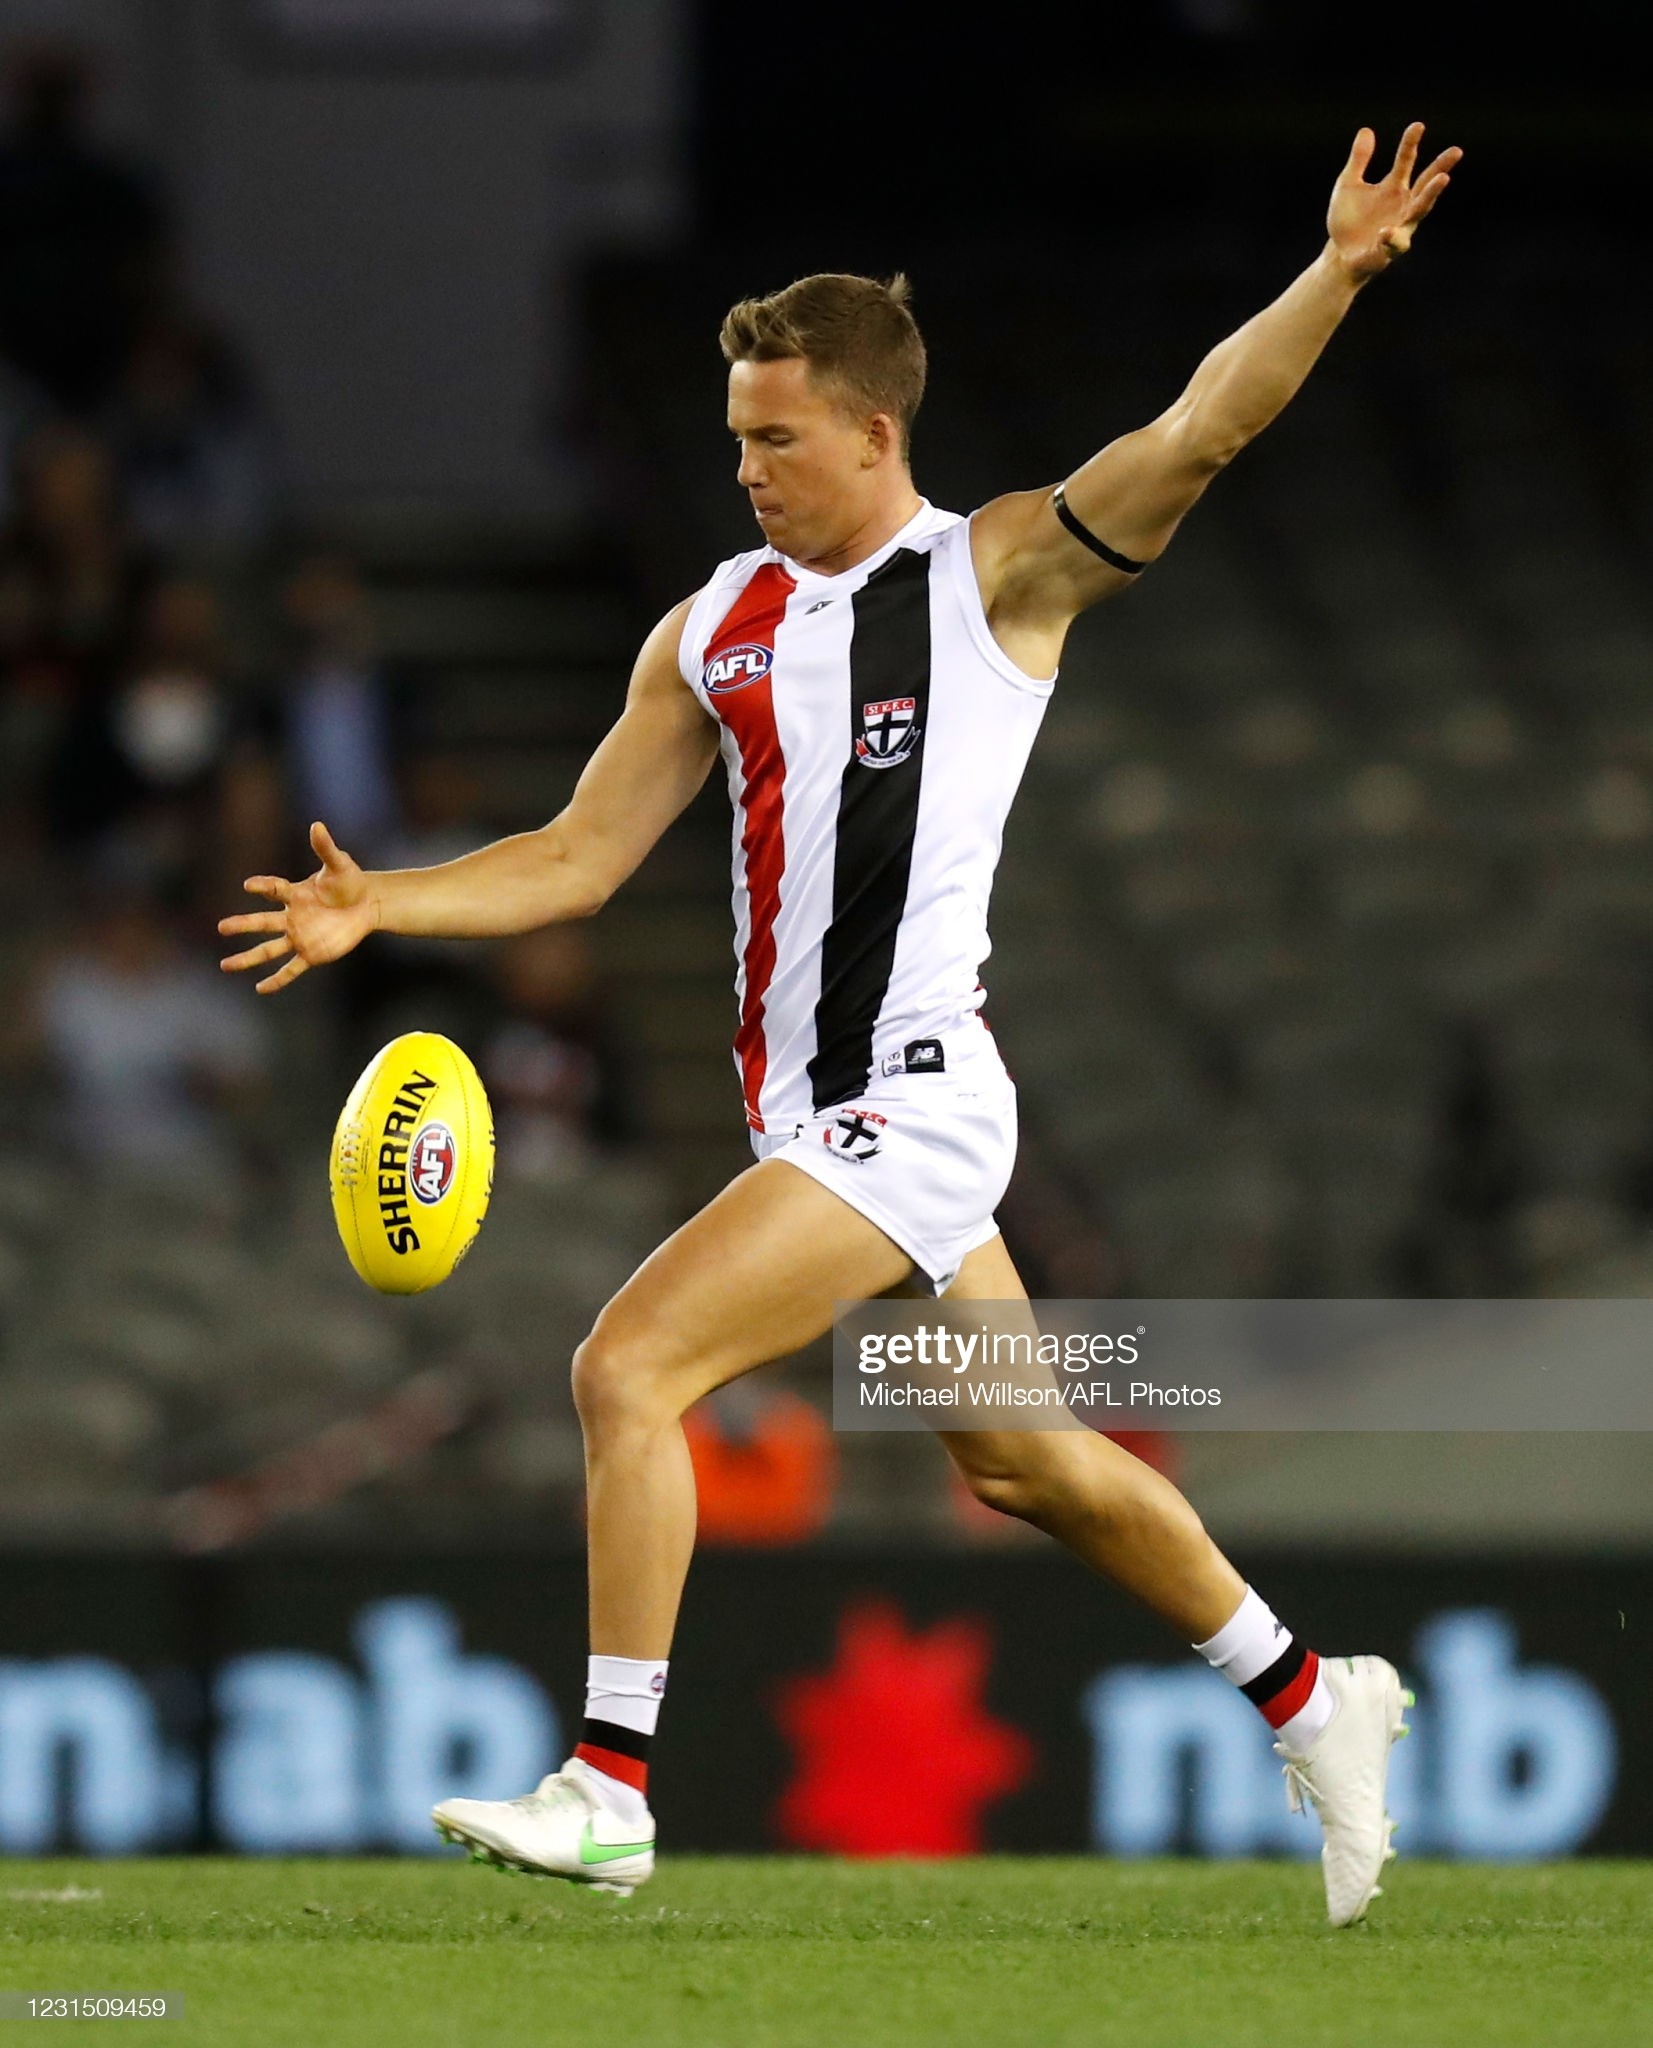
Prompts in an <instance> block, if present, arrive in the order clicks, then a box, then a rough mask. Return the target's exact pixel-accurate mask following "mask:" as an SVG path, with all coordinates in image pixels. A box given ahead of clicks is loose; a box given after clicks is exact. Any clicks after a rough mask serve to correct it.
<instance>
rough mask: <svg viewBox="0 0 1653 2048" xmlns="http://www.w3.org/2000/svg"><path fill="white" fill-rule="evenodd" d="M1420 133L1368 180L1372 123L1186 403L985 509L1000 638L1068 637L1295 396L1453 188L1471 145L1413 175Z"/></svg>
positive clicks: (991, 614) (977, 533)
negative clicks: (1322, 221)
mask: <svg viewBox="0 0 1653 2048" xmlns="http://www.w3.org/2000/svg"><path fill="white" fill-rule="evenodd" d="M1422 139H1423V124H1422V122H1420V121H1414V122H1413V124H1412V125H1411V127H1409V128H1408V129H1407V131H1406V133H1405V134H1404V135H1403V136H1402V137H1401V142H1400V147H1399V149H1398V150H1397V151H1396V152H1395V161H1394V164H1393V165H1392V167H1391V168H1390V171H1389V173H1388V175H1387V177H1384V178H1382V179H1380V180H1378V181H1376V182H1375V183H1371V182H1368V181H1367V178H1366V175H1365V173H1366V168H1367V166H1368V164H1369V163H1370V162H1371V159H1372V151H1373V149H1374V148H1375V146H1376V137H1375V136H1374V135H1373V133H1372V131H1371V129H1369V128H1362V129H1361V131H1360V133H1359V134H1358V135H1357V136H1356V137H1355V140H1354V147H1353V149H1352V150H1351V151H1350V152H1349V160H1348V162H1347V163H1346V164H1345V165H1344V167H1343V170H1342V172H1341V174H1340V175H1339V177H1338V180H1337V183H1336V185H1335V186H1334V187H1333V190H1332V199H1331V206H1330V208H1329V210H1328V213H1327V217H1326V227H1327V235H1328V239H1327V243H1326V246H1325V248H1324V249H1323V250H1322V251H1321V253H1320V255H1319V256H1318V257H1316V259H1315V261H1314V262H1313V263H1311V264H1310V265H1309V267H1308V269H1307V270H1305V271H1304V272H1303V274H1302V275H1301V276H1300V277H1298V278H1297V279H1296V280H1295V281H1294V282H1293V283H1292V284H1290V285H1288V286H1287V288H1286V289H1285V291H1283V292H1282V293H1281V294H1280V296H1279V298H1277V299H1276V300H1275V301H1274V303H1273V304H1272V305H1271V306H1265V307H1264V309H1263V310H1262V312H1260V313H1258V314H1257V315H1256V316H1255V317H1254V318H1252V319H1250V320H1248V321H1247V322H1246V324H1245V325H1244V326H1243V327H1241V328H1239V329H1238V330H1237V331H1236V332H1235V333H1233V334H1231V335H1230V336H1229V337H1228V339H1227V340H1226V341H1223V342H1220V343H1219V344H1218V345H1217V347H1216V348H1214V349H1213V350H1212V351H1211V353H1210V354H1209V355H1208V356H1207V357H1206V358H1205V360H1204V362H1202V363H1201V364H1200V366H1199V368H1198V369H1197V370H1196V371H1195V372H1194V375H1193V377H1192V378H1191V379H1190V380H1189V383H1188V386H1187V389H1186V390H1185V391H1184V392H1183V393H1182V396H1181V397H1180V398H1178V400H1177V401H1176V403H1175V404H1174V405H1172V406H1171V407H1170V408H1169V409H1168V410H1167V411H1166V412H1163V413H1162V414H1161V415H1160V416H1159V418H1158V419H1156V420H1154V421H1152V422H1151V423H1150V424H1149V425H1148V426H1146V427H1143V428H1141V429H1139V430H1138V431H1137V432H1135V433H1131V434H1125V435H1122V436H1121V438H1120V439H1119V440H1117V441H1113V442H1110V443H1109V445H1108V446H1107V447H1106V448H1104V449H1103V450H1102V452H1101V453H1100V454H1099V455H1095V456H1093V457H1092V458H1091V460H1090V461H1089V462H1087V463H1086V464H1085V465H1084V467H1083V468H1081V469H1078V470H1076V471H1075V472H1074V473H1073V475H1072V476H1070V477H1069V478H1068V479H1067V481H1066V483H1065V484H1064V485H1063V486H1062V487H1061V489H1060V492H1056V491H1050V490H1044V491H1018V492H1014V493H1012V494H1011V495H1010V496H1008V497H1004V498H997V499H995V500H994V501H993V503H992V504H990V505H985V506H983V508H982V509H981V511H980V512H978V513H977V514H976V517H975V520H974V522H973V527H972V536H971V538H972V548H973V552H974V557H975V564H976V575H977V580H978V582H979V583H980V585H981V591H982V600H983V603H984V604H985V606H986V608H987V614H988V618H989V620H990V621H991V622H992V625H993V628H994V632H995V634H996V635H997V636H998V637H999V638H1000V639H1001V641H1004V640H1006V639H1007V638H1008V637H1014V638H1016V639H1018V640H1019V641H1020V642H1021V643H1022V644H1021V645H1019V646H1010V647H1009V648H1008V651H1009V652H1011V653H1012V655H1013V656H1015V657H1017V658H1020V659H1022V660H1023V661H1024V664H1030V663H1031V662H1037V661H1038V660H1039V658H1040V656H1039V652H1038V650H1037V649H1035V648H1032V647H1029V646H1028V645H1027V641H1028V640H1029V638H1032V639H1037V638H1038V637H1039V636H1040V635H1041V634H1043V635H1049V634H1051V633H1055V634H1056V635H1057V636H1058V643H1057V644H1058V649H1059V644H1060V642H1059V636H1060V634H1061V633H1062V632H1063V631H1065V630H1066V627H1067V626H1068V624H1069V623H1070V622H1071V620H1072V619H1073V618H1074V617H1075V615H1076V614H1077V613H1079V612H1081V611H1083V610H1084V609H1085V608H1086V607H1087V606H1088V605H1093V604H1095V603H1097V602H1098V600H1099V599H1101V598H1104V597H1109V596H1112V595H1113V593H1114V592H1115V591H1118V590H1121V589H1123V588H1124V587H1125V586H1126V585H1127V584H1128V583H1130V582H1131V581H1132V579H1133V576H1134V574H1135V572H1136V570H1137V569H1139V568H1141V567H1143V566H1145V565H1146V564H1147V563H1149V562H1151V561H1153V560H1154V558H1155V557H1156V556H1157V555H1159V554H1160V553H1161V552H1162V550H1163V549H1164V548H1165V546H1166V544H1167V543H1168V542H1169V540H1170V538H1171V536H1172V534H1173V533H1175V531H1176V529H1177V526H1178V523H1179V522H1180V521H1181V520H1182V518H1183V517H1184V516H1185V514H1186V513H1187V512H1188V511H1189V510H1190V509H1191V508H1192V507H1193V505H1194V504H1195V503H1196V502H1197V501H1198V499H1199V497H1200V495H1201V493H1202V492H1203V491H1204V490H1205V488H1206V486H1207V485H1208V484H1209V483H1210V482H1211V479H1212V478H1213V477H1214V476H1216V474H1217V473H1218V471H1219V470H1221V469H1223V468H1224V467H1225V466H1226V465H1227V464H1228V463H1230V462H1232V461H1233V459H1234V457H1235V456H1236V455H1238V454H1239V452H1240V450H1241V449H1242V448H1244V447H1245V445H1246V444H1247V442H1249V441H1252V440H1255V438H1256V437H1257V435H1259V434H1260V433H1261V432H1262V431H1263V429H1264V428H1265V427H1266V426H1267V425H1268V424H1269V422H1270V421H1271V420H1272V419H1274V418H1275V417H1276V415H1277V414H1278V413H1280V412H1281V411H1282V410H1283V408H1284V407H1285V406H1286V405H1287V404H1288V402H1289V401H1290V400H1291V398H1292V397H1293V395H1294V394H1295V393H1296V391H1297V390H1298V388H1299V386H1300V385H1301V384H1302V382H1303V380H1304V378H1305V377H1307V376H1308V374H1309V371H1310V370H1311V369H1313V367H1314V365H1315V362H1316V360H1317V359H1318V358H1319V356H1320V353H1321V351H1322V350H1323V349H1324V348H1325V346H1326V344H1327V342H1328V341H1330V339H1331V338H1332V335H1333V334H1334V333H1335V332H1336V331H1337V328H1338V326H1339V324H1340V323H1341V322H1342V320H1343V317H1344V315H1345V314H1346V313H1347V312H1348V310H1349V308H1350V307H1351V306H1352V305H1353V304H1354V301H1355V299H1356V297H1357V296H1358V294H1359V292H1360V291H1361V288H1362V287H1363V286H1364V285H1365V284H1367V283H1368V282H1369V281H1370V279H1372V278H1374V277H1376V276H1377V275H1378V273H1379V272H1380V271H1384V270H1387V269H1388V267H1389V265H1390V264H1391V263H1393V262H1394V261H1395V259H1396V258H1397V257H1399V256H1403V255H1404V254H1405V253H1406V251H1407V250H1408V249H1409V248H1410V246H1411V242H1412V236H1413V233H1414V232H1415V230H1416V228H1417V226H1418V223H1419V222H1420V221H1422V220H1423V218H1424V217H1425V215H1426V214H1428V212H1429V211H1430V209H1431V208H1432V207H1433V206H1434V204H1435V202H1436V200H1437V199H1439V197H1440V196H1441V194H1442V193H1443V192H1444V191H1445V190H1446V187H1447V184H1448V182H1449V178H1450V173H1451V172H1452V170H1453V168H1454V167H1455V166H1456V164H1457V163H1458V161H1459V159H1460V157H1461V156H1462V155H1463V152H1462V151H1461V150H1459V149H1445V150H1442V151H1441V153H1440V155H1439V156H1437V157H1436V158H1435V160H1434V161H1433V162H1432V163H1431V164H1430V165H1429V166H1428V168H1427V169H1426V170H1424V171H1422V172H1418V173H1417V174H1416V175H1414V171H1415V166H1416V163H1417V156H1418V145H1419V143H1420V142H1421V141H1422ZM1064 509H1065V510H1066V512H1067V514H1068V519H1067V520H1066V521H1064V519H1063V517H1062V512H1063V510H1064ZM1075 525H1077V526H1078V527H1079V528H1080V529H1082V533H1083V535H1084V536H1086V537H1081V534H1079V533H1075V531H1074V530H1073V528H1074V526H1075ZM1110 556H1111V557H1113V558H1114V559H1111V560H1110V559H1109V557H1110Z"/></svg>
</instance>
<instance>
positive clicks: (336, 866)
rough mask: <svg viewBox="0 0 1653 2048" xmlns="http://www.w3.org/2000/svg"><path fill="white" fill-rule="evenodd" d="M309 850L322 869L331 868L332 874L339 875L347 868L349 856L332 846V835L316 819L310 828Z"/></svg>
mask: <svg viewBox="0 0 1653 2048" xmlns="http://www.w3.org/2000/svg"><path fill="white" fill-rule="evenodd" d="M310 850H311V852H312V853H314V855H315V856H316V858H317V860H319V861H320V862H321V864H322V866H323V867H324V868H331V869H332V871H333V873H334V874H341V873H343V871H344V870H345V869H346V868H348V867H349V865H350V860H349V856H348V855H346V854H343V853H340V851H339V849H338V848H337V847H336V846H335V845H334V844H333V835H332V833H331V832H329V831H328V829H327V827H326V826H325V825H324V824H323V823H322V822H321V820H320V819H319V818H318V819H317V820H316V822H315V823H314V824H313V825H312V826H311V827H310Z"/></svg>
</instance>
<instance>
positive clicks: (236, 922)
mask: <svg viewBox="0 0 1653 2048" xmlns="http://www.w3.org/2000/svg"><path fill="white" fill-rule="evenodd" d="M310 846H311V850H312V851H313V852H314V854H315V855H316V857H317V859H318V860H319V861H320V862H321V866H320V867H319V868H318V869H317V870H316V872H315V873H314V874H313V875H312V876H311V877H310V879H309V881H307V882H288V881H284V880H283V879H282V878H281V876H280V875H250V876H248V878H247V880H246V882H245V884H244V885H243V886H244V887H245V889H246V891H247V893H248V895H249V896H268V897H269V898H270V900H271V901H272V902H274V903H278V904H279V905H280V906H281V907H280V909H279V910H249V911H245V912H243V913H242V914H241V915H240V916H238V917H224V918H220V919H219V921H218V929H219V931H220V932H221V933H222V934H223V936H224V937H225V938H227V939H229V938H237V937H239V936H241V935H242V934H243V933H245V932H271V933H273V934H274V936H273V937H271V938H268V939H265V940H264V941H263V943H262V944H261V945H257V946H249V947H248V948H247V950H246V952H244V953H231V954H230V955H229V956H228V958H227V959H224V960H221V961H220V962H219V963H218V964H219V966H220V967H222V968H223V969H224V970H225V972H226V973H229V974H245V973H246V971H247V969H248V968H249V967H262V966H264V965H265V964H266V962H268V961H271V960H280V959H282V958H283V957H284V956H285V955H288V954H290V955H291V956H292V957H291V958H290V959H288V960H287V963H286V965H285V966H284V967H280V968H278V969H277V970H276V972H275V973H274V974H269V975H266V976H265V977H264V979H263V980H262V981H261V982H259V983H258V993H259V994H260V995H261V996H273V995H274V994H275V992H276V991H277V989H283V988H285V987H286V986H287V984H288V983H289V982H290V981H297V980H298V978H299V976H300V975H301V974H302V973H303V972H304V971H305V969H306V968H309V967H322V966H325V964H326V963H327V962H328V961H329V960H339V959H342V958H343V957H344V955H345V954H346V953H349V952H351V951H353V950H354V948H355V947H357V946H359V945H360V944H361V942H362V940H363V939H365V938H366V937H367V935H368V933H369V932H370V931H372V930H373V929H374V927H375V925H376V923H377V921H378V906H377V905H376V904H375V903H374V902H373V900H372V898H371V897H370V896H369V895H368V889H367V877H366V875H364V874H363V873H362V871H361V869H360V868H359V867H357V865H356V863H355V862H354V861H353V860H352V859H351V858H350V856H349V854H347V853H341V852H340V851H339V849H338V847H336V846H335V845H334V844H333V836H332V834H331V833H330V832H329V831H328V829H327V827H326V826H325V825H320V824H317V825H312V826H311V827H310Z"/></svg>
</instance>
